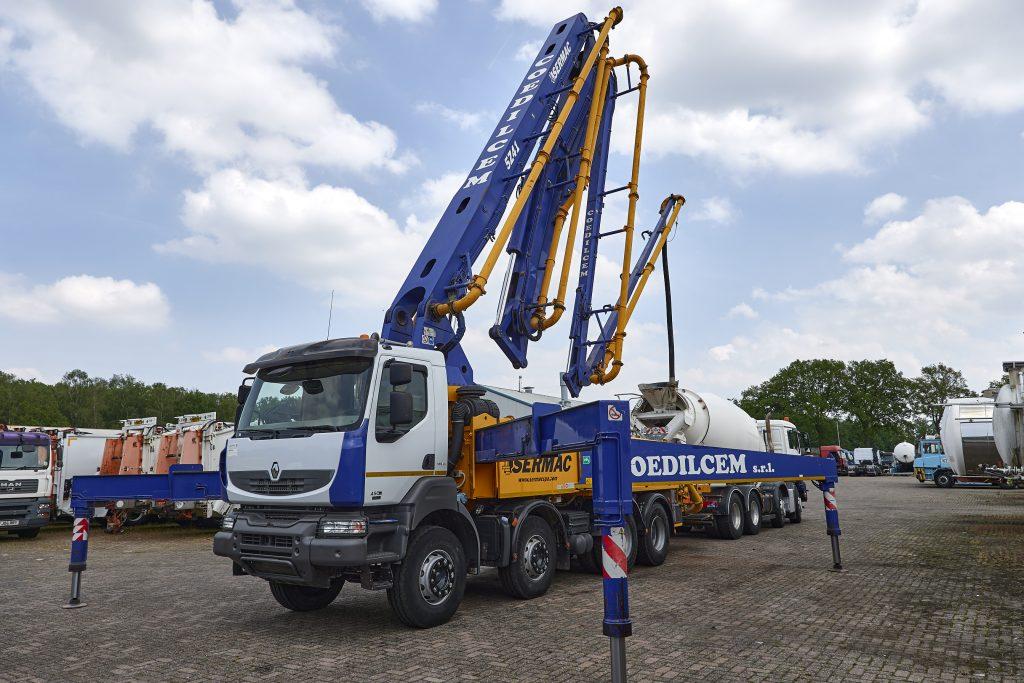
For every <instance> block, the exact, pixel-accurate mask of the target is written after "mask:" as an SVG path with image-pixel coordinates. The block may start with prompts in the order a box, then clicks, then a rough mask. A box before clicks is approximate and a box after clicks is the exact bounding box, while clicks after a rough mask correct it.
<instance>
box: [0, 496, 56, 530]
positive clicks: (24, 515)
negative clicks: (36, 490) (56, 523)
mask: <svg viewBox="0 0 1024 683" xmlns="http://www.w3.org/2000/svg"><path fill="white" fill-rule="evenodd" d="M49 502H50V501H49V499H47V498H30V499H28V500H26V499H24V498H22V499H18V498H6V499H0V532H4V531H24V530H25V529H38V528H39V527H44V526H46V525H47V524H49V523H50V513H49V512H44V513H42V514H40V512H39V506H40V505H48V504H49Z"/></svg>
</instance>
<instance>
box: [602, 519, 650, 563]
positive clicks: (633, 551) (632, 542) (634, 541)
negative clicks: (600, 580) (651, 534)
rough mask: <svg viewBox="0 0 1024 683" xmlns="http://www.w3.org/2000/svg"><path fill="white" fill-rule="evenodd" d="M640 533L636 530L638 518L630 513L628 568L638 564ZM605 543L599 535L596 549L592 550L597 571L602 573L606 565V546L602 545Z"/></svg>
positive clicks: (627, 524)
mask: <svg viewBox="0 0 1024 683" xmlns="http://www.w3.org/2000/svg"><path fill="white" fill-rule="evenodd" d="M638 537H639V534H638V533H637V530H636V520H634V519H633V516H632V515H630V516H629V517H626V543H627V545H628V546H629V547H628V548H627V551H628V552H626V568H627V569H632V568H633V565H635V564H636V558H637V554H638V552H639V546H640V543H639V538H638ZM602 543H603V541H602V537H601V536H598V537H597V538H595V539H594V549H593V551H591V555H592V556H593V562H594V567H595V569H596V573H598V574H600V573H601V572H602V571H603V569H602V567H604V548H603V547H602V546H601V544H602Z"/></svg>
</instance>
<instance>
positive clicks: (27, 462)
mask: <svg viewBox="0 0 1024 683" xmlns="http://www.w3.org/2000/svg"><path fill="white" fill-rule="evenodd" d="M49 464H50V447H49V446H31V445H25V446H19V445H17V444H15V445H10V446H0V470H42V469H46V468H47V467H48V466H49Z"/></svg>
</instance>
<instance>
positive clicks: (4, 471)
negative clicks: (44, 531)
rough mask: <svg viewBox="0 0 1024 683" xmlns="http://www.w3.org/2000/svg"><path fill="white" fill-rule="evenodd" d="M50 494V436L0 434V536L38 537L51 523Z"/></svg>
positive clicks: (13, 432) (22, 433)
mask: <svg viewBox="0 0 1024 683" xmlns="http://www.w3.org/2000/svg"><path fill="white" fill-rule="evenodd" d="M52 492H53V462H51V458H50V435H49V434H46V433H45V432H19V431H7V430H3V431H0V532H5V531H6V532H8V533H14V534H17V535H18V536H20V537H21V538H35V537H36V536H38V535H39V529H40V528H42V527H44V526H46V525H47V524H48V523H49V521H50V515H51V512H52V509H51V494H52Z"/></svg>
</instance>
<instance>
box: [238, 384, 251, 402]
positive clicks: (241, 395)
mask: <svg viewBox="0 0 1024 683" xmlns="http://www.w3.org/2000/svg"><path fill="white" fill-rule="evenodd" d="M251 391H252V385H251V384H245V383H242V384H239V385H238V405H240V406H242V405H245V401H246V399H248V398H249V392H251Z"/></svg>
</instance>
